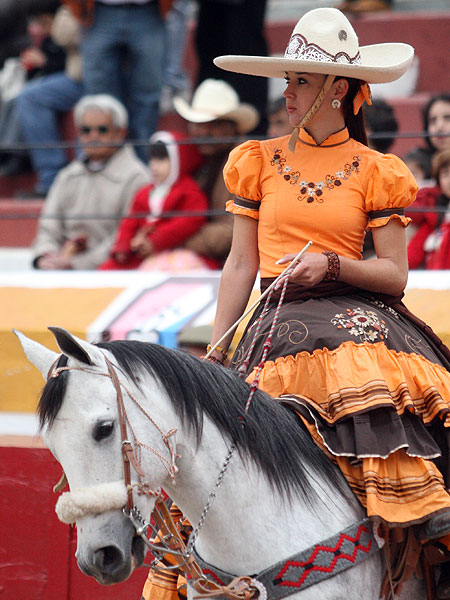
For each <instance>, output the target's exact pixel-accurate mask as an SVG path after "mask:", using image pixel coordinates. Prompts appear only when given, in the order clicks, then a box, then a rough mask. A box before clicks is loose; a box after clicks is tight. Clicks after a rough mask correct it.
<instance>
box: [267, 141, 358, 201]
mask: <svg viewBox="0 0 450 600" xmlns="http://www.w3.org/2000/svg"><path fill="white" fill-rule="evenodd" d="M360 160H361V158H360V157H359V156H358V155H355V156H353V158H352V162H347V163H345V165H344V166H343V167H342V169H339V170H338V171H336V172H335V173H334V174H331V173H328V174H327V175H325V177H324V180H323V181H307V180H306V179H302V174H301V172H300V171H294V170H293V169H292V167H291V166H290V165H289V164H287V159H286V158H285V157H284V155H283V151H282V150H281V149H280V148H278V147H275V148H274V149H273V155H272V159H271V161H270V164H271V166H272V167H276V168H277V171H278V173H279V174H280V175H281V176H282V177H283V179H284V180H285V181H286V182H289V183H290V185H295V186H297V185H298V186H299V187H300V193H299V195H298V196H297V200H299V201H302V200H306V202H308V204H311V203H312V202H314V201H316V202H318V203H319V204H321V203H322V202H323V201H324V196H323V193H324V191H325V190H326V189H328V190H333V189H334V188H335V187H340V186H341V185H342V182H343V181H345V180H347V179H349V178H350V176H351V175H352V174H353V173H359V163H360Z"/></svg>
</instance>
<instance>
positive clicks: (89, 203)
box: [33, 94, 149, 269]
mask: <svg viewBox="0 0 450 600" xmlns="http://www.w3.org/2000/svg"><path fill="white" fill-rule="evenodd" d="M74 119H75V125H76V127H77V130H78V135H79V140H80V145H81V150H82V154H81V156H80V157H79V158H76V159H75V160H74V161H72V162H71V163H70V164H69V165H68V166H67V167H65V168H64V169H62V170H61V171H60V173H59V174H58V175H57V177H56V179H55V181H54V183H53V185H52V187H51V188H50V191H49V194H48V196H47V199H46V201H45V205H44V208H43V211H42V214H41V218H40V220H39V228H38V233H37V236H36V240H35V242H34V244H33V256H34V258H33V266H34V267H35V268H36V269H95V268H97V266H98V265H100V264H101V263H102V262H103V261H104V260H105V259H106V258H107V256H108V254H109V251H110V249H111V246H112V244H113V241H114V236H115V233H116V229H117V226H118V223H119V221H120V218H121V217H122V216H123V215H124V214H125V213H126V212H127V209H128V205H129V203H130V201H131V199H132V198H133V196H134V194H135V193H136V191H137V190H138V189H139V188H141V187H143V186H144V185H145V184H146V183H147V182H148V179H149V176H148V172H147V169H146V168H145V166H144V164H143V163H142V162H141V161H140V160H139V159H138V158H137V156H136V154H135V153H134V150H133V149H132V148H130V147H129V146H127V145H125V144H124V140H125V136H126V133H127V125H128V115H127V111H126V109H125V107H124V106H123V105H122V104H121V103H120V102H119V101H118V100H116V99H115V98H113V97H112V96H109V95H106V94H98V95H94V96H85V97H84V98H82V99H81V100H80V101H79V102H78V103H77V105H76V106H75V110H74Z"/></svg>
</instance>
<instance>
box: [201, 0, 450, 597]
mask: <svg viewBox="0 0 450 600" xmlns="http://www.w3.org/2000/svg"><path fill="white" fill-rule="evenodd" d="M413 55H414V50H413V48H412V47H411V46H409V45H407V44H401V43H384V44H374V45H371V46H360V45H359V42H358V38H357V35H356V33H355V31H354V30H353V27H352V25H351V24H350V22H349V21H348V19H347V18H346V16H345V15H344V14H343V13H342V12H340V11H339V10H336V9H334V8H318V9H314V10H311V11H309V12H308V13H306V14H305V15H304V16H303V17H302V18H301V19H300V20H299V21H298V23H297V24H296V26H295V28H294V30H293V32H292V35H291V37H290V39H289V41H288V44H287V48H286V51H285V54H284V57H282V58H278V57H255V56H233V55H228V56H221V57H218V58H216V59H215V61H214V62H215V64H216V65H217V66H219V67H221V68H223V69H225V70H229V71H233V72H237V73H244V74H249V75H255V76H262V77H281V78H285V79H286V89H285V91H284V94H283V95H284V98H285V100H286V108H287V111H288V113H289V119H290V123H291V125H292V127H293V132H292V135H290V136H284V137H280V138H276V139H273V140H264V141H248V142H245V143H244V144H242V145H240V146H238V147H237V148H235V149H234V150H233V151H232V152H231V153H230V157H229V160H228V162H227V164H226V166H225V168H224V178H225V183H226V185H227V188H228V190H229V192H230V193H232V194H233V195H234V198H233V200H232V201H230V202H229V203H228V204H227V210H228V211H229V212H231V213H233V214H234V232H233V243H232V249H231V252H230V255H229V257H228V259H227V262H226V264H225V266H224V269H223V272H222V279H221V286H220V292H219V299H218V306H217V313H216V319H215V323H214V330H213V334H212V339H211V344H212V347H214V345H220V347H218V348H217V349H216V350H214V351H213V352H212V354H211V356H212V358H213V359H214V360H215V361H223V360H224V359H225V358H226V349H227V348H228V345H229V343H230V341H231V338H232V335H233V324H235V322H236V321H237V320H238V319H239V317H240V315H241V314H242V313H243V311H244V309H245V307H246V305H247V302H248V299H249V294H250V292H251V290H252V289H253V285H254V281H255V277H256V275H257V273H258V271H259V273H260V277H261V289H262V290H266V289H267V288H268V287H269V286H270V285H271V284H272V283H273V282H274V281H275V279H276V278H277V277H278V276H280V274H281V273H282V272H283V270H284V269H285V268H286V266H287V265H288V264H289V263H290V261H291V260H292V259H293V258H294V257H295V256H296V255H297V253H298V252H299V251H300V250H301V249H302V248H303V247H304V246H305V245H306V244H307V242H308V241H309V240H312V242H313V244H312V246H311V248H310V250H308V251H307V252H306V253H305V254H304V255H303V256H302V257H301V259H300V260H299V262H298V263H297V264H296V265H295V267H294V268H293V271H292V273H291V275H290V277H289V283H288V287H287V291H286V296H285V301H284V303H283V304H282V305H281V308H279V313H278V312H277V313H276V311H277V302H276V301H274V300H277V299H278V297H279V296H277V294H278V295H279V294H280V291H281V290H278V291H276V292H275V295H276V296H273V297H272V300H273V301H272V304H270V305H269V310H268V311H267V312H264V314H263V315H261V311H262V308H260V309H257V311H256V313H255V314H254V316H253V318H252V319H251V321H250V323H249V325H248V328H247V330H246V332H245V333H244V335H243V338H242V340H241V342H240V344H239V346H238V347H237V349H236V352H235V354H234V356H233V358H232V359H231V368H233V369H236V370H238V369H240V370H242V369H244V372H246V374H247V378H248V381H251V380H253V379H254V378H255V374H256V372H257V371H258V368H259V366H260V361H261V357H262V356H263V353H264V348H265V346H264V343H265V340H266V338H267V335H268V332H269V331H270V329H271V324H272V323H273V320H274V317H275V314H277V318H278V321H277V323H278V326H277V328H276V329H275V331H274V333H273V338H272V342H271V346H270V349H269V351H268V354H267V357H266V362H265V364H264V366H263V368H262V371H261V373H260V375H259V384H260V387H262V389H264V390H265V391H266V392H268V393H269V394H271V395H272V396H274V397H279V396H281V395H282V394H295V396H296V398H297V399H298V401H297V402H296V410H297V412H298V414H299V416H300V417H301V419H302V420H303V422H304V423H305V425H306V427H307V428H308V429H309V430H310V431H311V433H312V435H313V438H314V440H315V441H316V443H318V445H319V446H321V447H322V448H323V449H324V451H326V452H328V453H329V454H331V455H332V456H333V459H334V461H335V462H336V463H337V464H338V465H339V467H340V468H341V471H342V472H343V474H344V476H345V477H346V479H347V481H348V483H349V485H350V487H351V489H352V490H353V492H354V493H355V495H356V496H357V497H358V499H359V500H360V502H361V504H362V505H363V506H364V507H365V508H366V510H367V514H368V516H369V517H371V518H372V519H374V521H377V522H381V523H382V524H383V525H384V527H385V529H386V531H390V529H392V528H395V527H401V528H409V527H412V528H413V530H414V532H415V535H416V537H417V538H418V539H419V541H420V542H421V543H422V544H426V543H428V544H434V543H435V542H436V540H439V544H441V547H442V548H445V549H444V550H443V552H448V551H450V544H449V543H447V540H450V536H449V534H450V495H449V493H448V492H447V489H448V487H449V486H450V468H449V465H448V464H447V462H448V460H447V458H446V457H447V453H448V449H447V448H446V447H448V446H447V444H448V441H450V440H449V433H448V432H449V431H450V350H449V349H448V348H446V347H445V346H444V345H443V344H442V342H441V341H440V340H439V339H438V338H437V336H436V335H435V334H433V332H431V330H430V329H429V328H427V327H426V326H425V324H423V323H419V322H418V319H417V318H416V317H414V315H412V314H411V313H410V312H409V311H408V310H407V309H406V307H405V306H404V305H403V304H402V303H401V302H400V298H401V297H402V295H403V290H404V288H405V286H406V282H407V271H408V263H407V254H406V243H405V232H404V230H405V227H406V226H407V225H408V223H409V219H407V218H406V217H405V216H404V209H405V207H406V206H408V205H410V204H411V203H412V202H413V201H414V199H415V195H416V192H417V185H416V182H415V180H414V178H413V176H412V174H411V173H410V171H409V170H408V168H407V167H406V165H405V164H404V163H403V162H402V161H401V160H400V159H399V158H398V157H396V156H394V155H389V154H386V155H384V154H380V153H379V152H377V151H375V150H373V149H370V148H369V147H368V145H367V135H366V132H365V128H364V118H363V114H362V111H361V110H360V109H361V105H362V103H363V102H364V101H366V102H367V103H368V104H370V103H371V96H370V89H369V86H368V84H369V83H386V82H389V81H394V80H396V79H398V78H399V77H400V76H401V75H402V74H403V73H405V72H406V70H407V69H408V67H409V65H410V64H411V61H412V59H413ZM366 230H370V231H372V233H373V239H374V245H375V250H376V258H375V259H373V260H367V261H366V260H362V256H361V250H362V246H363V242H364V236H365V231H366ZM259 315H261V318H262V321H261V323H260V324H259V327H260V329H258V331H260V332H265V333H260V335H259V336H258V337H257V338H256V340H254V339H253V332H254V330H255V327H253V325H254V324H255V319H257V318H258V316H259ZM229 331H230V332H231V333H226V332H229ZM412 339H415V340H417V344H416V343H414V344H413V343H412ZM419 340H420V341H419ZM252 343H253V344H254V346H252ZM249 349H251V355H250V356H249V358H248V359H247V360H246V361H245V362H243V361H244V359H245V358H246V357H247V354H248V351H249ZM413 373H414V375H413ZM307 374H309V375H307ZM431 389H432V390H433V393H432V395H430V390H431ZM443 415H445V416H443ZM430 429H431V430H432V431H433V432H434V433H433V437H431V436H430V433H429V431H430ZM435 432H439V433H435ZM430 457H433V458H434V457H444V458H441V463H440V468H441V469H442V473H441V472H440V471H439V470H438V469H437V468H436V466H435V464H434V462H433V461H432V460H431V459H430ZM444 536H449V537H448V538H445V539H444ZM448 556H450V554H448ZM446 564H448V563H446ZM447 570H448V569H446V568H443V569H442V571H441V572H442V578H441V580H440V584H439V594H440V595H439V598H450V579H447Z"/></svg>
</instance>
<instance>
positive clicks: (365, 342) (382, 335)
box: [231, 295, 450, 525]
mask: <svg viewBox="0 0 450 600" xmlns="http://www.w3.org/2000/svg"><path fill="white" fill-rule="evenodd" d="M275 309H276V306H275V305H273V306H272V307H271V309H270V310H269V312H268V314H266V315H265V316H264V317H263V320H262V324H261V328H260V330H259V334H258V337H257V339H256V341H255V347H254V350H253V352H252V355H251V357H250V361H249V366H248V370H247V373H246V378H247V380H248V381H251V380H252V379H253V378H254V376H255V374H256V366H257V364H258V362H259V360H260V358H261V356H262V352H263V344H264V341H265V339H266V338H267V335H268V332H269V330H270V327H271V324H272V321H273V316H274V312H275ZM260 310H261V309H260ZM257 317H258V314H255V315H254V316H253V318H252V320H251V321H250V323H249V325H248V327H247V330H246V332H245V334H244V336H243V338H242V340H241V342H240V344H239V345H238V347H237V348H236V351H235V353H234V355H233V358H232V361H231V368H232V369H236V370H239V367H241V365H242V364H243V363H244V360H245V358H246V356H247V353H248V349H249V348H250V345H251V343H252V341H253V337H254V335H253V332H254V331H255V329H256V319H257ZM259 382H260V383H259V387H260V388H261V389H263V390H264V391H266V392H268V393H269V394H271V395H272V396H274V397H275V398H280V397H281V398H280V399H281V400H282V401H283V402H284V403H286V404H291V405H292V406H293V407H294V408H295V410H296V411H297V413H298V414H299V416H300V417H301V418H302V420H303V422H304V423H305V425H306V426H307V428H308V430H309V431H310V433H311V435H312V437H313V439H314V440H315V442H316V443H317V444H318V445H319V446H320V447H321V448H322V449H323V450H324V452H326V453H327V454H328V455H329V456H330V458H332V460H334V461H335V462H336V463H337V464H339V466H340V468H341V470H342V472H343V474H344V476H345V477H346V479H347V482H348V483H349V485H350V487H351V488H352V490H353V491H354V493H355V494H356V496H357V497H358V498H359V500H360V501H361V503H362V504H363V505H364V506H365V507H366V508H367V510H368V514H369V516H373V517H375V516H377V517H380V518H381V519H382V520H384V521H385V522H387V523H389V524H391V525H392V524H397V525H398V524H403V525H408V524H412V523H417V522H420V521H421V520H425V519H426V518H428V517H429V515H430V514H432V513H435V512H439V511H440V510H444V509H448V508H450V496H449V494H448V493H447V491H446V487H448V486H449V482H450V472H449V466H448V465H449V460H448V457H449V452H448V448H449V445H450V442H449V440H450V372H449V371H448V370H447V368H446V364H445V361H444V360H442V357H441V356H440V355H439V353H438V352H436V350H435V348H434V346H433V343H432V341H430V340H429V339H428V338H427V336H426V335H425V334H424V332H423V331H421V330H420V329H419V328H418V327H416V326H415V324H413V323H412V322H410V321H409V320H408V319H406V318H405V317H404V316H403V315H400V314H399V313H397V312H396V311H395V310H393V309H392V308H390V307H388V306H385V305H384V304H383V303H382V302H380V301H378V300H370V299H367V298H365V297H363V296H359V295H351V296H338V297H336V296H335V297H328V298H315V299H309V300H304V301H300V300H294V301H290V302H287V303H285V304H284V305H283V306H282V307H281V311H280V314H279V318H278V322H277V324H276V327H275V330H274V333H273V338H272V346H271V348H270V350H269V353H268V356H267V359H266V362H265V365H264V368H263V370H262V372H261V374H260V378H259ZM436 465H438V467H439V468H437V467H436ZM444 480H445V482H446V484H447V485H446V484H445V483H444Z"/></svg>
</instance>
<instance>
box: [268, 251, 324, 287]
mask: <svg viewBox="0 0 450 600" xmlns="http://www.w3.org/2000/svg"><path fill="white" fill-rule="evenodd" d="M295 257H296V254H286V255H285V256H283V258H280V259H279V260H277V264H278V265H288V264H289V263H290V262H291V261H292V260H294V258H295ZM327 269H328V258H327V257H326V256H325V255H324V254H318V253H317V252H307V253H306V254H304V255H303V256H302V257H301V258H300V262H299V263H298V264H297V265H296V267H295V268H294V271H293V272H292V274H291V275H290V276H289V280H290V281H293V282H294V283H297V284H298V285H302V286H303V287H312V286H313V285H316V284H318V283H320V282H321V281H322V279H323V278H324V277H325V273H326V272H327Z"/></svg>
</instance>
